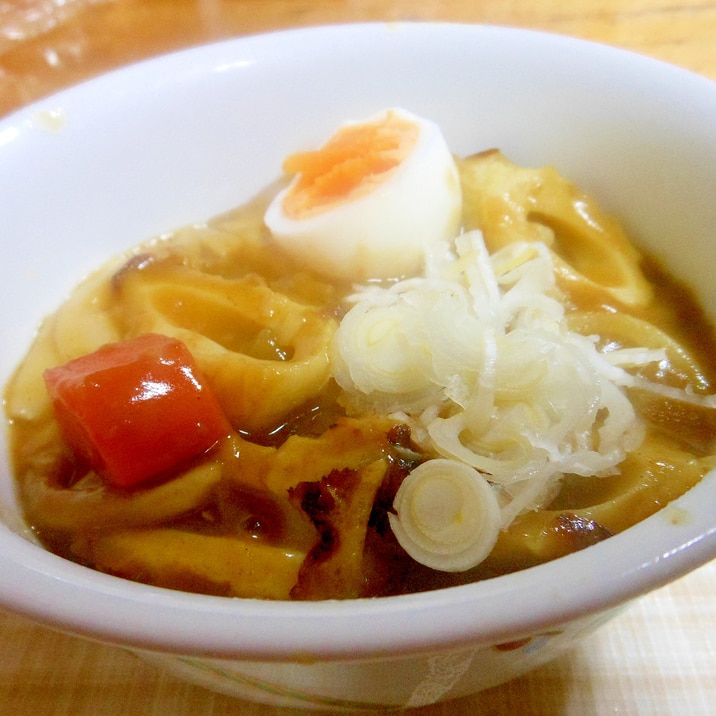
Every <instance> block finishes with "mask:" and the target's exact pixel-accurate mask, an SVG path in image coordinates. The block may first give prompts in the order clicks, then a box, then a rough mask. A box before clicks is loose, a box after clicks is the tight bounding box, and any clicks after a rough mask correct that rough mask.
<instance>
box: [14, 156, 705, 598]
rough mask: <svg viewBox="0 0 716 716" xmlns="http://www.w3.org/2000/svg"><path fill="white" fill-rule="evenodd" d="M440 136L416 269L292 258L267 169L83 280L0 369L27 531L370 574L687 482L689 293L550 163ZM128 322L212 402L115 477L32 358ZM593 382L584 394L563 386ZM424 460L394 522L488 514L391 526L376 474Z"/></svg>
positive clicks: (616, 514)
mask: <svg viewBox="0 0 716 716" xmlns="http://www.w3.org/2000/svg"><path fill="white" fill-rule="evenodd" d="M456 161H457V167H458V170H459V178H460V184H461V188H462V197H463V200H462V201H463V203H462V217H461V231H460V237H459V238H458V240H457V242H455V244H454V245H451V246H449V247H448V248H447V249H445V250H443V249H444V248H445V247H444V246H442V245H441V246H440V247H438V249H436V250H434V251H432V252H431V253H430V254H429V256H428V259H427V268H426V271H425V273H424V274H421V275H419V276H413V277H404V278H403V279H402V280H400V281H394V280H382V281H379V282H372V283H371V282H368V283H362V284H361V285H358V286H357V285H353V284H352V283H351V282H350V281H348V280H343V279H342V278H332V277H330V276H329V277H326V276H325V275H322V274H320V273H318V272H314V271H313V270H312V269H310V268H308V267H306V266H305V265H304V264H303V263H302V261H301V259H300V257H298V256H295V255H292V254H290V253H289V252H286V251H284V250H282V248H281V247H280V246H277V245H276V244H275V242H274V241H273V240H272V237H271V235H270V233H269V232H268V230H267V228H266V225H265V224H264V220H263V217H264V213H265V211H266V207H267V205H268V204H269V202H270V201H271V199H272V198H273V196H274V194H275V192H276V190H277V187H271V188H269V189H268V190H266V192H264V193H263V194H262V195H261V196H259V197H258V198H257V199H255V200H254V201H252V202H250V203H249V204H247V205H246V206H243V207H241V208H239V209H236V210H235V211H232V212H230V213H228V214H226V215H223V216H220V217H218V218H216V219H214V220H212V221H210V222H209V223H207V224H204V225H197V226H189V227H187V228H184V229H181V230H178V231H176V232H173V233H172V234H170V235H166V236H162V237H160V238H157V239H154V240H152V241H149V242H147V243H144V244H142V245H141V246H138V247H137V248H135V249H133V250H132V251H131V252H129V253H128V254H127V255H123V256H121V257H117V258H115V259H113V260H112V261H111V262H110V263H109V264H107V265H106V266H105V267H104V268H102V269H101V270H100V271H98V272H97V273H95V274H93V275H91V276H90V277H89V278H87V279H86V280H85V281H84V282H82V283H81V284H80V285H79V286H78V287H77V288H76V290H75V291H74V292H73V293H72V294H71V296H70V297H69V299H68V300H67V301H66V303H65V304H64V305H63V306H62V307H61V308H60V309H59V310H58V311H57V312H56V313H54V314H53V315H52V316H50V317H49V318H47V319H46V320H45V321H44V322H43V324H42V326H41V327H40V329H39V332H38V335H37V338H36V340H35V342H34V344H33V346H32V347H31V348H30V350H29V352H28V354H27V356H26V357H25V359H24V361H23V362H22V364H21V365H20V366H19V368H18V369H17V371H16V373H15V375H14V377H13V378H12V380H11V381H10V383H9V384H8V386H7V388H6V392H5V401H6V411H7V416H8V420H9V424H10V438H11V446H12V456H13V460H14V466H15V474H16V478H17V487H18V494H19V497H20V501H21V504H22V507H23V509H24V514H25V517H26V521H27V524H28V525H29V526H30V527H31V529H32V531H33V533H34V534H35V535H36V536H37V538H38V539H39V540H40V541H41V542H42V543H43V544H44V545H46V546H47V547H48V548H49V549H50V550H52V551H54V552H56V553H58V554H60V555H62V556H64V557H66V558H68V559H70V560H74V561H76V562H79V563H81V564H84V565H87V566H89V567H92V568H94V569H97V570H101V571H103V572H107V573H109V574H112V575H116V576H120V577H124V578H127V579H132V580H136V581H140V582H145V583H148V584H153V585H158V586H161V587H168V588H172V589H181V590H187V591H195V592H200V593H208V594H217V595H224V596H238V597H256V598H265V599H325V598H353V597H363V596H382V595H393V594H398V593H405V592H411V591H420V590H426V589H434V588H440V587H446V586H450V585H455V584H462V583H466V582H471V581H475V580H479V579H484V578H487V577H492V576H496V575H500V574H504V573H507V572H511V571H514V570H517V569H522V568H525V567H529V566H532V565H535V564H539V563H542V562H545V561H548V560H552V559H555V558H558V557H561V556H563V555H566V554H568V553H570V552H573V551H575V550H579V549H582V548H585V547H588V546H590V545H592V544H594V543H595V542H597V541H599V540H602V539H605V538H608V537H609V536H610V535H613V534H614V533H617V532H620V531H622V530H625V529H627V528H628V527H630V526H631V525H633V524H634V523H636V522H638V521H640V520H642V519H644V518H646V517H647V516H649V515H651V514H652V513H654V512H656V511H657V510H659V509H660V508H662V507H663V506H664V505H666V504H667V503H669V502H670V501H671V500H673V499H675V498H676V497H678V496H679V495H681V494H682V493H684V492H685V491H686V490H688V489H689V488H690V487H692V486H693V485H694V484H696V483H697V482H698V481H699V480H700V479H701V478H702V476H703V475H704V473H705V472H706V471H707V470H708V469H709V468H710V467H712V466H713V464H714V459H713V451H714V434H715V430H714V429H715V428H716V418H715V414H716V410H715V409H714V406H715V403H714V399H713V398H711V397H709V396H712V395H713V390H714V388H713V382H714V370H715V366H714V356H716V343H715V342H714V338H713V334H712V331H711V328H710V327H709V326H708V325H707V323H706V321H705V320H704V317H703V316H702V314H701V312H700V310H699V309H698V307H697V306H696V305H695V303H694V301H693V299H692V297H691V296H690V294H689V292H688V291H687V290H685V289H684V288H683V287H681V286H680V285H679V284H678V283H677V282H675V281H673V280H672V279H671V278H670V277H669V276H668V274H666V273H665V272H664V271H663V270H661V269H660V268H659V267H658V266H657V265H656V264H655V263H654V262H653V261H650V260H649V259H648V258H647V259H644V258H643V257H642V256H641V255H640V254H639V253H638V252H637V250H636V249H635V248H634V247H633V246H632V245H631V244H630V242H629V241H628V240H627V239H626V238H625V235H624V233H623V231H622V229H621V228H620V226H619V225H618V224H617V223H616V222H615V221H614V220H613V219H611V218H609V217H607V216H605V215H604V214H603V213H602V212H601V211H600V209H599V208H598V207H597V206H596V204H595V203H594V201H593V200H592V199H591V198H589V197H587V196H585V195H584V194H583V193H581V192H580V191H579V190H578V189H576V188H575V187H574V186H573V185H572V184H570V183H569V182H568V181H566V180H565V179H564V178H562V177H561V176H560V175H559V174H558V173H557V172H556V171H555V170H554V169H551V168H542V169H528V168H522V167H518V166H516V165H514V164H512V163H511V162H510V161H509V160H507V159H506V158H505V157H504V156H503V155H502V154H501V153H500V152H497V151H490V152H485V153H482V154H479V155H475V156H471V157H468V158H464V159H458V160H456ZM376 311H378V312H379V313H380V312H382V313H380V321H377V320H374V319H376V316H378V313H376ZM369 319H370V320H371V321H373V323H371V326H370V328H369V329H366V331H368V333H369V334H370V335H371V336H374V333H371V332H372V331H375V330H377V329H376V325H379V324H380V325H385V326H391V327H392V328H391V330H390V331H387V330H386V331H385V332H384V334H383V338H385V340H387V341H389V343H388V344H387V348H385V350H383V349H381V347H380V346H381V344H380V341H378V340H377V339H376V341H373V342H371V341H372V338H371V339H370V340H366V342H365V343H364V344H363V345H364V346H368V345H370V346H371V350H373V352H372V353H371V352H370V351H368V349H367V348H366V349H365V350H364V349H363V348H361V345H362V344H361V343H360V340H361V339H360V336H361V335H362V334H361V333H360V331H361V330H363V329H362V328H361V326H363V325H364V322H365V321H366V320H369ZM431 321H432V323H431ZM386 322H387V323H386ZM351 326H358V327H357V328H355V330H354V329H353V328H351ZM451 326H457V328H456V329H455V330H453V329H452V328H451ZM144 334H160V335H162V336H169V337H172V338H176V339H178V340H179V341H181V342H182V343H183V344H184V345H186V347H187V348H188V349H189V351H190V353H191V355H192V356H193V358H194V360H195V361H196V364H197V366H198V368H199V370H200V372H201V375H202V376H203V378H204V379H205V380H206V382H207V383H208V384H209V386H210V387H211V389H212V391H213V393H214V394H215V395H216V397H217V399H218V401H219V404H220V406H221V409H222V410H223V412H224V414H225V415H226V417H227V419H228V422H229V424H230V426H231V427H230V430H228V431H227V434H226V436H225V437H222V439H221V440H218V441H215V442H214V443H213V444H212V445H211V446H210V448H209V449H206V450H202V451H200V452H199V453H198V454H197V455H195V456H193V457H192V458H191V459H189V460H185V461H183V462H182V463H181V464H179V465H177V466H176V468H173V469H172V470H170V471H168V472H167V471H165V472H162V473H161V475H158V476H157V477H156V479H153V480H149V481H146V482H143V483H141V484H140V485H137V486H133V487H118V486H116V485H112V484H108V483H107V481H106V480H104V479H103V478H102V476H101V475H100V474H98V473H97V471H95V470H93V469H91V466H90V467H88V466H87V464H86V463H85V462H84V461H83V460H81V459H79V458H78V457H77V455H76V454H74V453H73V451H72V450H71V449H70V446H69V445H68V442H67V440H66V438H65V435H64V433H63V432H62V431H61V429H60V426H59V424H58V421H57V419H56V416H55V412H54V410H53V401H52V399H51V397H50V395H49V393H48V390H47V388H46V385H45V383H44V381H43V372H44V371H46V370H47V369H48V368H52V367H54V366H59V365H63V364H66V363H67V362H68V361H71V360H73V359H76V358H78V357H80V356H84V355H87V354H91V353H93V352H94V351H96V350H97V349H99V348H100V346H102V345H105V344H114V343H117V342H121V341H124V340H126V339H129V338H132V337H136V336H141V335H144ZM356 336H358V338H356ZM381 340H382V338H381ZM426 345H428V346H431V347H432V348H431V349H430V351H426V349H425V346H426ZM381 351H382V352H381ZM426 356H427V357H426ZM361 361H363V362H361ZM592 384H594V385H596V386H597V392H598V399H597V398H595V397H594V395H593V394H591V393H588V392H580V391H582V389H583V388H584V386H585V385H592ZM575 386H576V387H575ZM584 391H586V388H584ZM575 401H582V402H575ZM156 449H157V450H158V451H160V450H161V449H162V446H161V445H157V446H156ZM426 465H433V466H435V467H438V468H440V474H439V479H438V480H437V482H432V483H430V485H431V487H429V488H425V489H423V488H421V489H423V492H422V493H421V495H422V496H421V497H419V498H416V499H417V502H416V503H415V504H414V505H413V506H412V507H410V508H406V509H413V510H414V511H415V513H416V514H417V517H416V519H417V520H418V522H420V519H422V518H421V516H420V515H421V510H425V509H427V510H428V512H430V511H431V510H433V511H438V512H440V511H441V510H442V511H443V512H444V513H445V514H443V513H441V515H442V516H440V515H438V518H437V519H438V522H439V521H440V520H441V519H445V520H449V519H451V517H450V516H451V515H452V516H453V517H454V515H453V513H452V512H451V510H452V511H453V512H455V510H457V512H458V513H460V519H461V520H462V521H463V522H464V523H468V524H472V523H473V522H474V523H475V524H477V523H480V524H477V527H478V528H480V529H482V527H481V526H480V525H483V524H488V525H493V523H494V525H493V526H492V527H490V529H492V530H493V532H494V538H492V537H488V538H487V541H486V542H481V543H480V545H481V546H479V547H475V549H474V550H473V551H472V552H471V551H470V550H472V547H470V548H469V549H468V548H466V549H465V550H462V551H461V550H458V553H459V554H458V555H457V556H445V555H444V554H443V553H442V551H441V549H442V548H441V547H440V545H438V548H437V556H433V557H431V558H427V557H426V558H425V559H421V558H420V554H421V552H420V550H421V549H422V547H417V548H416V550H417V553H415V552H412V551H411V548H410V547H409V546H408V543H409V541H410V537H409V535H408V536H406V534H405V533H409V532H410V529H411V528H410V527H409V526H406V525H405V524H404V522H405V520H404V519H403V515H402V513H401V509H400V504H404V503H405V502H406V500H408V497H406V496H405V495H404V494H403V492H401V491H400V489H401V487H402V486H403V485H404V484H405V483H407V480H408V477H409V476H413V478H414V480H413V481H414V482H415V481H416V480H417V478H418V477H419V476H420V475H422V474H423V472H425V469H424V468H425V466H426ZM455 466H458V467H457V468H456V471H455V475H454V478H453V475H452V473H451V472H450V471H451V470H452V469H453V468H454V467H455ZM465 470H467V473H465ZM419 471H422V472H419ZM463 473H465V474H467V482H461V480H462V479H463V477H462V475H463ZM471 475H472V476H474V475H477V476H478V478H479V479H478V478H475V479H473V478H472V477H470V476H471ZM476 480H477V481H476ZM443 484H444V486H445V489H444V490H443V489H442V488H441V489H440V490H438V491H436V490H437V488H436V487H435V485H438V487H439V486H440V485H443ZM466 485H467V487H466ZM473 488H474V489H473ZM406 489H407V488H406ZM416 489H417V488H416ZM461 491H462V492H461ZM473 492H474V495H473ZM463 493H464V499H465V500H468V501H469V500H472V499H475V500H477V506H476V507H475V510H476V511H475V512H472V511H471V510H472V508H471V507H466V506H465V505H468V506H469V504H471V503H469V502H467V503H463V502H462V500H463V497H455V496H456V495H458V496H459V495H463ZM468 493H469V494H468ZM483 493H484V494H483ZM396 495H398V496H400V500H398V498H397V497H396ZM446 495H447V497H445V496H446ZM453 498H455V499H459V500H460V501H459V504H458V505H457V507H456V506H455V504H453V503H452V502H451V500H453ZM426 505H427V507H426ZM480 505H482V506H480ZM480 510H483V511H482V512H480ZM445 515H447V517H446V516H445ZM427 519H428V520H430V519H433V517H432V516H429V517H428V518H427ZM401 530H402V531H401ZM440 539H442V537H440V536H439V535H438V541H439V540H440ZM450 539H452V537H450V538H449V540H450ZM456 539H462V537H460V536H459V535H458V537H457V538H456ZM449 540H448V541H449Z"/></svg>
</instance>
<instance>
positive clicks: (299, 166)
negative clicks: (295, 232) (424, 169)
mask: <svg viewBox="0 0 716 716" xmlns="http://www.w3.org/2000/svg"><path fill="white" fill-rule="evenodd" d="M418 134H419V129H418V127H417V125H415V124H414V123H413V122H411V121H409V120H407V119H404V118H402V117H400V116H398V115H396V114H395V113H394V112H388V113H387V114H386V115H385V117H384V118H381V119H380V120H378V121H376V122H368V123H365V124H355V125H348V126H345V127H342V128H341V129H339V130H338V131H337V132H336V133H335V134H334V135H333V136H332V137H331V138H330V139H329V140H328V141H327V142H326V143H325V144H324V145H323V146H322V147H321V148H320V149H316V150H314V151H309V152H297V153H295V154H291V155H289V156H288V157H286V159H285V160H284V163H283V169H284V171H285V172H287V173H288V174H298V175H299V176H298V179H297V181H296V182H295V183H294V185H293V186H292V187H291V190H290V191H289V192H288V193H287V194H286V197H285V198H284V201H283V211H284V214H285V215H286V216H288V217H290V218H292V219H301V218H306V217H307V216H312V215H314V214H317V213H320V212H322V211H325V210H327V209H329V208H331V206H333V205H335V204H339V203H341V202H342V201H344V200H346V199H348V198H350V199H353V198H355V197H356V196H360V195H362V194H367V193H369V192H371V191H372V190H373V189H374V188H375V186H376V185H377V184H380V183H382V182H383V181H385V179H387V178H388V176H389V174H390V173H391V170H392V169H394V168H395V167H397V166H398V165H400V164H401V163H402V162H403V161H404V160H405V158H406V157H407V156H409V155H410V153H411V152H412V150H413V148H414V147H415V145H416V143H417V141H418Z"/></svg>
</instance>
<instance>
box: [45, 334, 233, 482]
mask: <svg viewBox="0 0 716 716" xmlns="http://www.w3.org/2000/svg"><path fill="white" fill-rule="evenodd" d="M44 378H45V383H46V385H47V388H48V391H49V393H50V396H51V397H52V401H53V407H54V410H55V415H56V417H57V420H58V422H59V424H60V428H61V429H62V432H63V434H64V436H65V439H66V440H67V442H68V443H69V445H70V447H71V448H72V450H73V451H74V452H75V454H76V455H77V456H78V457H80V458H82V459H84V460H85V461H87V462H88V463H89V465H90V467H91V468H92V469H94V470H95V471H96V472H98V473H99V474H100V475H102V477H103V478H104V479H105V480H106V481H107V482H109V483H110V484H112V485H115V486H117V487H131V486H133V485H137V484H139V483H142V482H144V481H145V480H148V479H150V478H152V477H155V476H157V475H159V474H160V473H164V472H165V471H168V470H171V469H172V468H177V467H179V466H181V464H182V463H185V462H186V461H187V460H190V459H191V458H193V457H194V456H196V455H198V454H199V453H201V452H204V451H205V450H207V449H208V448H209V447H211V446H212V445H213V444H214V443H216V441H217V440H219V439H220V438H221V437H223V436H225V435H227V434H228V433H229V432H230V431H231V426H230V425H229V423H228V420H227V418H226V417H225V415H224V413H223V411H222V409H221V407H220V405H219V402H218V400H217V399H216V396H215V395H214V393H213V392H212V391H211V390H210V388H209V386H208V385H206V384H205V383H204V382H203V380H202V378H201V376H200V375H199V373H198V370H197V367H196V364H195V362H194V359H193V357H192V355H191V353H190V352H189V349H188V348H187V347H186V346H185V345H184V344H183V343H182V342H181V341H178V340H176V339H173V338H168V337H166V336H161V335H158V334H155V333H148V334H145V335H142V336H139V337H137V338H133V339H129V340H126V341H121V342H119V343H113V344H109V345H105V346H102V347H101V348H99V349H98V350H97V351H95V352H94V353H90V354H89V355H86V356H82V357H81V358H77V359H76V360H72V361H70V362H69V363H67V364H65V365H63V366H58V367H56V368H50V369H49V370H47V371H45V374H44Z"/></svg>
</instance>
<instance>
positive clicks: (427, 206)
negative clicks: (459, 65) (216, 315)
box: [264, 109, 462, 281]
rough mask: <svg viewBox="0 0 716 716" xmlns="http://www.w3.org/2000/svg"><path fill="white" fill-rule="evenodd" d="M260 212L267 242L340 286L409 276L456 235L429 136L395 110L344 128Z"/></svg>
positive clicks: (428, 125) (300, 158)
mask: <svg viewBox="0 0 716 716" xmlns="http://www.w3.org/2000/svg"><path fill="white" fill-rule="evenodd" d="M284 170H285V171H286V172H287V173H289V174H294V175H295V176H294V178H293V180H292V181H291V183H290V184H289V186H288V187H287V188H286V189H284V190H283V191H281V192H280V193H279V194H278V195H277V196H276V197H275V199H274V200H273V202H272V203H271V204H270V206H269V208H268V209H267V211H266V214H265V217H264V218H265V222H266V225H267V226H268V228H269V229H270V231H271V233H272V234H273V236H274V238H275V240H276V241H277V242H278V243H279V244H280V245H281V246H283V247H284V248H285V249H286V250H287V251H289V252H290V253H291V254H293V255H296V256H299V257H300V258H301V259H302V260H304V261H305V262H306V263H307V264H308V265H309V266H310V267H311V268H313V269H314V270H315V271H318V272H319V273H322V274H324V275H327V276H329V277H335V278H339V279H345V280H349V281H363V280H367V279H370V278H380V279H385V278H398V277H403V276H409V275H412V274H415V273H417V272H419V271H420V270H421V269H422V267H423V263H424V257H425V251H426V249H427V247H428V246H429V245H430V244H431V243H432V242H435V241H440V240H444V239H451V238H453V237H454V236H455V235H456V234H457V232H458V229H459V226H460V213H461V208H462V195H461V190H460V179H459V175H458V171H457V167H456V165H455V161H454V159H453V156H452V154H451V153H450V150H449V149H448V146H447V144H446V142H445V139H444V137H443V135H442V132H441V131H440V129H439V127H438V126H437V125H436V124H435V123H434V122H431V121H429V120H427V119H423V118H421V117H417V116H415V115H413V114H411V113H409V112H406V111H404V110H401V109H389V110H385V111H384V112H381V113H380V114H378V115H376V116H373V117H371V118H369V119H367V120H365V121H362V122H346V123H345V124H343V125H341V126H340V127H339V128H338V130H337V131H336V132H335V133H334V134H333V135H332V136H331V137H330V139H328V141H327V142H326V143H325V144H324V145H323V146H322V147H321V148H319V149H317V150H315V151H307V152H299V153H297V154H292V155H290V156H289V157H287V158H286V160H285V162H284Z"/></svg>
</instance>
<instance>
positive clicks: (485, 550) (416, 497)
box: [389, 458, 502, 572]
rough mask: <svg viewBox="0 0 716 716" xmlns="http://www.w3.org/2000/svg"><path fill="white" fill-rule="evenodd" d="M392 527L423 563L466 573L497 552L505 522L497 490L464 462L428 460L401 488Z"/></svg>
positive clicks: (417, 560)
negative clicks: (495, 548)
mask: <svg viewBox="0 0 716 716" xmlns="http://www.w3.org/2000/svg"><path fill="white" fill-rule="evenodd" d="M393 507H394V509H395V512H396V514H390V515H389V519H390V525H391V527H392V529H393V533H394V534H395V537H396V539H397V540H398V542H399V543H400V545H401V547H402V548H403V549H404V550H405V551H406V552H407V553H408V554H409V555H410V556H411V557H412V558H413V559H414V560H415V561H416V562H420V564H424V565H425V566H426V567H430V568H431V569H438V570H441V571H443V572H462V571H465V570H467V569H470V568H471V567H474V566H476V565H478V564H479V563H480V562H482V560H483V559H485V557H487V555H488V554H489V553H490V552H491V551H492V548H493V547H494V546H495V542H496V541H497V536H498V534H499V531H500V528H501V527H502V521H501V516H500V507H499V505H498V502H497V497H496V495H495V492H494V491H493V489H492V488H491V487H490V485H489V483H488V482H487V481H486V480H485V479H484V478H483V477H482V475H481V474H480V473H479V472H477V470H474V469H473V468H471V467H469V466H468V465H465V464H464V463H460V462H457V461H455V460H447V459H444V458H436V459H434V460H428V461H427V462H424V463H423V464H422V465H419V466H418V467H417V468H415V470H413V471H412V472H411V473H410V474H409V475H408V477H406V478H405V480H404V481H403V483H402V484H401V486H400V488H399V489H398V492H397V494H396V496H395V500H394V502H393Z"/></svg>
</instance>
